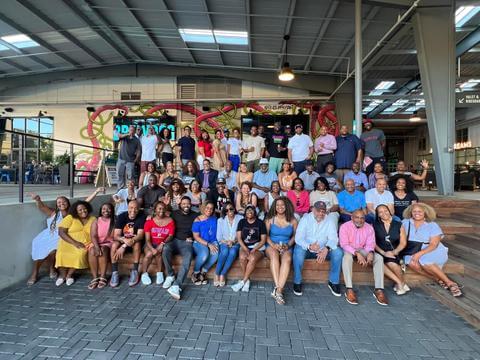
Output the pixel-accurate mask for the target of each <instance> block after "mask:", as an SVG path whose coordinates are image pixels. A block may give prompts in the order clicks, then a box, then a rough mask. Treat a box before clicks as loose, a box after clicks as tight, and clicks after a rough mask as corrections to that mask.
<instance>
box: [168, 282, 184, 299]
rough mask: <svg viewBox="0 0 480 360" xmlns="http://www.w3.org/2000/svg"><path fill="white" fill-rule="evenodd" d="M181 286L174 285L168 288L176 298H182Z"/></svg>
mask: <svg viewBox="0 0 480 360" xmlns="http://www.w3.org/2000/svg"><path fill="white" fill-rule="evenodd" d="M180 291H181V289H180V287H179V286H178V285H172V286H170V287H169V288H168V290H167V292H168V293H169V294H170V295H171V296H172V297H173V298H174V299H175V300H180Z"/></svg>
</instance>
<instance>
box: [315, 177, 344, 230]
mask: <svg viewBox="0 0 480 360" xmlns="http://www.w3.org/2000/svg"><path fill="white" fill-rule="evenodd" d="M313 188H314V189H315V190H313V191H312V192H311V193H310V195H309V200H310V206H313V204H315V203H316V202H317V201H323V202H324V203H325V205H327V213H328V214H329V215H331V214H338V216H337V220H338V218H339V217H340V214H339V213H338V210H339V209H340V208H339V206H338V199H337V194H336V193H335V191H332V190H330V185H329V184H328V181H327V179H325V178H324V177H323V176H320V177H319V178H317V179H316V180H315V182H314V183H313Z"/></svg>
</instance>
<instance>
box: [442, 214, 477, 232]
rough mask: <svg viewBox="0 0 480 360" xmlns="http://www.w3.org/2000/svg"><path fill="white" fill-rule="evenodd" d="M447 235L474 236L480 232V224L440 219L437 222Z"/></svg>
mask: <svg viewBox="0 0 480 360" xmlns="http://www.w3.org/2000/svg"><path fill="white" fill-rule="evenodd" d="M436 222H437V223H438V225H440V227H441V228H442V230H443V233H444V234H445V235H456V234H472V233H479V232H480V224H477V223H472V222H466V221H461V220H456V219H451V218H448V219H444V218H439V219H437V220H436Z"/></svg>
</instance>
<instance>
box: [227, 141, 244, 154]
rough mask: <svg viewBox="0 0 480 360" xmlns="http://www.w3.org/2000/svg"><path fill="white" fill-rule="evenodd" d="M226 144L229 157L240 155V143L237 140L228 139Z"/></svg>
mask: <svg viewBox="0 0 480 360" xmlns="http://www.w3.org/2000/svg"><path fill="white" fill-rule="evenodd" d="M227 144H228V145H230V153H229V154H230V155H240V146H241V145H242V141H241V140H239V139H237V138H229V139H228V140H227Z"/></svg>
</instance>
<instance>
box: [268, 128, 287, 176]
mask: <svg viewBox="0 0 480 360" xmlns="http://www.w3.org/2000/svg"><path fill="white" fill-rule="evenodd" d="M281 126H282V125H281V123H280V121H275V123H274V124H273V134H271V135H268V136H267V137H266V139H265V145H266V148H267V153H266V156H267V157H270V160H269V161H268V168H269V169H270V170H272V171H274V172H275V173H276V174H278V173H279V172H280V171H282V163H283V160H285V159H286V157H287V153H286V150H287V145H288V137H287V135H286V134H284V133H282V131H281Z"/></svg>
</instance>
